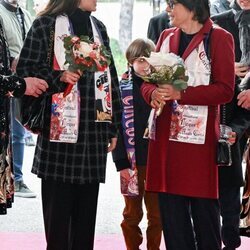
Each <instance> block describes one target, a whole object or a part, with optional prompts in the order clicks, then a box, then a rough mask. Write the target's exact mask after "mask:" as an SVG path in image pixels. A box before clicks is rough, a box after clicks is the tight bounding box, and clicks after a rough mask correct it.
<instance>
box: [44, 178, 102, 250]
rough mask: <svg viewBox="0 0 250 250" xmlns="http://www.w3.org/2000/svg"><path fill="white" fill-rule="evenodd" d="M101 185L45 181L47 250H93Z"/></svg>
mask: <svg viewBox="0 0 250 250" xmlns="http://www.w3.org/2000/svg"><path fill="white" fill-rule="evenodd" d="M98 193H99V183H95V184H83V185H76V184H68V183H62V182H56V181H46V180H42V203H43V217H44V225H45V234H46V240H47V250H93V248H94V235H95V222H96V210H97V200H98Z"/></svg>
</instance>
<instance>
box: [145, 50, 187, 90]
mask: <svg viewBox="0 0 250 250" xmlns="http://www.w3.org/2000/svg"><path fill="white" fill-rule="evenodd" d="M143 58H144V59H145V60H146V61H147V62H148V63H149V66H148V68H147V69H146V70H145V75H140V77H141V78H142V79H143V80H144V81H146V82H150V83H155V84H157V85H161V84H171V85H173V87H174V88H176V89H178V90H183V89H186V88H187V81H188V76H187V75H186V69H185V64H184V61H183V59H182V58H181V57H179V56H177V55H175V54H174V53H168V54H166V53H162V52H151V54H150V57H143Z"/></svg>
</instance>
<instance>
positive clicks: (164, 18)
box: [147, 10, 170, 44]
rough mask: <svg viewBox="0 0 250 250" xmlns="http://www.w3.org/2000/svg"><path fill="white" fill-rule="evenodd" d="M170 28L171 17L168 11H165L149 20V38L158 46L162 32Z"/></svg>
mask: <svg viewBox="0 0 250 250" xmlns="http://www.w3.org/2000/svg"><path fill="white" fill-rule="evenodd" d="M169 27H170V24H169V16H168V13H167V11H166V10H164V11H163V12H162V13H160V14H158V15H156V16H153V17H152V18H151V19H150V20H149V24H148V32H147V37H148V38H149V39H151V40H152V41H153V42H154V43H155V44H156V43H157V41H158V39H159V37H160V34H161V32H162V31H163V30H164V29H167V28H169Z"/></svg>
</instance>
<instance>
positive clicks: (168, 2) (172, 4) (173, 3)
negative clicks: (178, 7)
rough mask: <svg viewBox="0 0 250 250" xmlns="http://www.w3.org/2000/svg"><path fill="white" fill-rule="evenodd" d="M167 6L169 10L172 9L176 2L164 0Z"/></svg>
mask: <svg viewBox="0 0 250 250" xmlns="http://www.w3.org/2000/svg"><path fill="white" fill-rule="evenodd" d="M166 3H167V5H168V6H169V8H170V9H173V8H174V6H175V4H177V3H178V2H177V1H175V0H166Z"/></svg>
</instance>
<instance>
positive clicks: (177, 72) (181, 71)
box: [172, 65, 185, 79]
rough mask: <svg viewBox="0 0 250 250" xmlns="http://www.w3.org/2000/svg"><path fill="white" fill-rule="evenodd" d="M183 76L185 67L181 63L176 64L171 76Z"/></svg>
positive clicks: (177, 77)
mask: <svg viewBox="0 0 250 250" xmlns="http://www.w3.org/2000/svg"><path fill="white" fill-rule="evenodd" d="M184 76H185V68H184V67H183V65H177V66H176V69H175V71H174V73H173V76H172V78H173V79H180V78H183V77H184Z"/></svg>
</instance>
